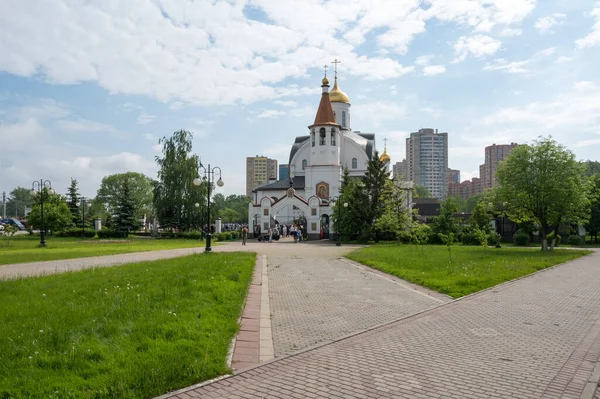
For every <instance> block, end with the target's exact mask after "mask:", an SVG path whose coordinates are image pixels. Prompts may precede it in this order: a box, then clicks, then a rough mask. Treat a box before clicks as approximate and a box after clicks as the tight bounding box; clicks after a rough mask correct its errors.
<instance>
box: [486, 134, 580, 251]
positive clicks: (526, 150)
mask: <svg viewBox="0 0 600 399" xmlns="http://www.w3.org/2000/svg"><path fill="white" fill-rule="evenodd" d="M497 176H498V183H499V186H498V187H497V189H496V194H497V196H498V198H499V200H500V202H501V203H505V204H506V205H507V210H506V214H507V215H508V216H509V217H510V218H511V219H512V220H513V221H515V222H517V223H521V222H527V221H532V222H534V223H535V224H536V225H537V226H538V229H539V233H540V237H541V239H542V250H543V251H546V250H548V249H550V250H552V249H553V248H554V244H555V239H553V240H552V243H551V245H550V247H548V241H547V238H546V236H547V234H548V233H550V232H551V231H553V232H554V233H555V234H554V237H556V236H557V235H558V228H559V226H560V225H561V224H562V223H566V222H568V223H581V222H583V221H585V220H586V219H587V217H588V215H587V213H588V212H587V211H588V209H587V208H588V200H587V193H586V191H587V190H586V185H585V182H584V178H583V176H584V167H583V166H582V165H581V164H580V163H578V162H577V161H576V160H575V156H574V155H573V153H572V152H571V151H569V150H568V149H567V148H565V147H564V146H563V145H561V144H559V143H557V142H556V141H554V140H552V138H543V137H542V138H540V139H539V140H536V141H534V142H533V144H531V145H520V146H518V147H517V148H515V149H513V150H512V152H511V153H510V155H509V156H508V157H507V158H506V159H505V160H504V162H502V163H501V164H500V167H499V168H498V172H497Z"/></svg>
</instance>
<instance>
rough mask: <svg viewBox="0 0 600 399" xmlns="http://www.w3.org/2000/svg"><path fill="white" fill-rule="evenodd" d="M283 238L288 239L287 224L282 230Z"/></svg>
mask: <svg viewBox="0 0 600 399" xmlns="http://www.w3.org/2000/svg"><path fill="white" fill-rule="evenodd" d="M281 236H282V237H287V227H286V225H285V224H284V225H283V228H282V229H281Z"/></svg>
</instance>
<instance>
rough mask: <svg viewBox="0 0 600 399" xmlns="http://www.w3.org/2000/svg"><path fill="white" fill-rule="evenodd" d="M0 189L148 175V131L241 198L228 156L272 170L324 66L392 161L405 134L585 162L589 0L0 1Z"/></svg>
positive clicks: (589, 106) (302, 121) (61, 187)
mask: <svg viewBox="0 0 600 399" xmlns="http://www.w3.org/2000/svg"><path fill="white" fill-rule="evenodd" d="M0 10H1V11H0V27H1V32H2V33H1V34H0V148H1V149H2V150H1V151H0V191H2V190H6V191H10V190H11V189H12V188H14V187H16V186H19V185H20V186H26V187H28V186H30V185H31V182H32V181H33V180H34V179H40V178H43V179H50V180H51V181H52V183H53V186H54V187H55V189H56V190H57V191H59V192H65V191H66V188H67V186H68V184H69V179H70V178H71V177H73V178H76V179H77V180H79V182H80V187H81V191H82V194H83V195H87V196H94V195H95V193H96V190H97V188H98V185H99V182H100V180H101V179H102V177H103V176H106V175H109V174H113V173H119V172H126V171H138V172H143V173H146V174H148V175H149V176H151V177H155V176H156V163H155V160H154V157H155V156H156V155H158V154H159V153H160V147H159V146H158V139H159V138H160V137H163V136H169V135H170V134H171V133H172V132H173V131H175V130H178V129H181V128H183V129H188V130H190V131H192V132H193V133H194V151H195V152H196V153H197V154H198V155H200V157H201V158H202V161H203V162H204V163H211V164H212V165H218V166H220V167H221V168H222V170H223V180H224V181H225V187H224V190H225V193H226V194H233V193H235V194H241V193H243V192H244V191H245V157H246V156H254V155H266V156H270V157H273V158H276V159H277V160H279V161H280V162H281V163H286V161H287V159H288V156H289V149H290V146H291V144H292V143H293V141H294V138H295V137H296V136H298V135H304V134H307V132H308V129H307V126H308V125H310V124H311V122H312V121H313V120H314V116H315V113H316V108H317V106H318V103H319V97H320V94H319V93H320V87H319V85H320V80H321V78H322V75H323V65H324V64H330V62H331V61H332V60H333V59H334V58H338V59H341V60H342V63H341V64H340V68H339V76H340V83H341V88H342V89H343V90H344V91H345V92H346V93H347V94H348V95H349V97H350V100H351V102H352V109H351V112H352V127H353V129H355V130H360V131H362V132H373V133H376V134H377V147H378V149H379V150H382V149H383V141H382V140H383V138H384V137H387V138H388V139H389V141H388V152H389V153H390V155H391V157H392V162H396V161H400V160H402V158H404V154H405V146H404V139H405V138H406V136H407V134H408V133H409V132H413V131H416V130H418V129H419V128H422V127H431V128H437V129H439V130H440V131H447V132H449V142H450V145H449V158H450V161H449V164H450V167H452V168H458V169H460V170H461V171H462V179H463V180H464V179H467V178H470V177H472V176H475V175H476V171H477V170H478V165H479V164H481V163H483V148H484V147H485V146H487V145H491V144H493V143H497V144H500V143H510V142H511V141H515V142H526V141H531V140H532V139H534V138H536V137H537V136H539V135H552V136H553V137H555V138H556V139H557V140H559V141H560V142H562V143H563V144H565V145H567V146H568V147H569V148H571V149H572V150H573V151H574V152H575V154H576V155H577V157H578V158H579V159H596V160H597V159H600V155H599V154H600V74H598V72H597V71H598V65H599V64H600V2H595V1H591V0H575V1H574V0H543V1H542V0H537V1H536V0H422V1H419V0H329V1H324V0H277V1H274V0H208V1H205V0H195V1H190V0H128V1H120V0H86V1H83V0H29V1H22V0H0Z"/></svg>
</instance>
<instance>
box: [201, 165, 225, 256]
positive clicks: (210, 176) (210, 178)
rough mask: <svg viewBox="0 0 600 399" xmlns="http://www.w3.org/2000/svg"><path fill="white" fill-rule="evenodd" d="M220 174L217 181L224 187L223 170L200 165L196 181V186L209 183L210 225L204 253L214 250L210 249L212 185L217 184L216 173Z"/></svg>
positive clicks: (208, 217)
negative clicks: (202, 175) (201, 175)
mask: <svg viewBox="0 0 600 399" xmlns="http://www.w3.org/2000/svg"><path fill="white" fill-rule="evenodd" d="M200 169H202V172H203V173H204V177H203V178H200ZM216 172H219V180H218V181H217V186H219V187H223V185H224V184H225V183H223V180H221V168H219V167H218V166H215V167H213V168H212V169H211V167H210V164H208V168H205V167H204V165H202V163H200V167H199V168H198V177H196V178H195V179H194V186H200V185H201V184H202V182H207V183H208V184H207V187H208V192H207V195H206V198H207V202H208V206H207V218H206V220H207V223H208V231H207V232H206V247H205V248H204V252H211V251H212V248H211V247H210V240H211V237H212V234H211V232H210V190H211V188H212V185H213V184H214V182H215V173H216Z"/></svg>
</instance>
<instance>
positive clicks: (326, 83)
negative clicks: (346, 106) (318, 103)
mask: <svg viewBox="0 0 600 399" xmlns="http://www.w3.org/2000/svg"><path fill="white" fill-rule="evenodd" d="M322 82H323V86H325V85H329V79H327V76H325V77H324V78H323V80H322Z"/></svg>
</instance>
